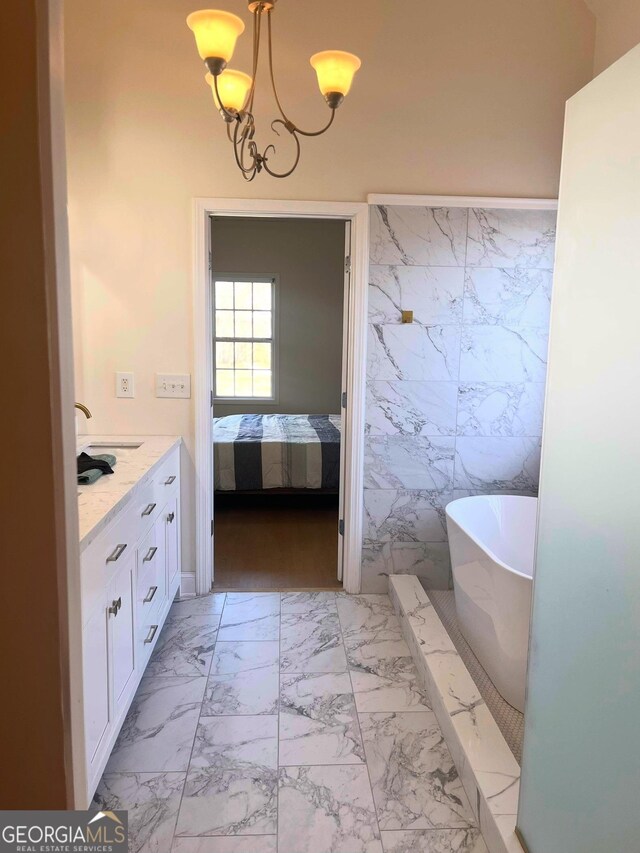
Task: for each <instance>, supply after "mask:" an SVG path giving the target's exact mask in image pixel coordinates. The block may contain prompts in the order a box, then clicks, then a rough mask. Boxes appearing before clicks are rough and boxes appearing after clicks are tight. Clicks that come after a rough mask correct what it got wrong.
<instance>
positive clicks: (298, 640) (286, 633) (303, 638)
mask: <svg viewBox="0 0 640 853" xmlns="http://www.w3.org/2000/svg"><path fill="white" fill-rule="evenodd" d="M346 670H347V658H346V655H345V651H344V645H343V642H342V635H341V633H340V622H339V620H338V614H337V612H332V610H331V609H327V608H321V609H318V610H313V611H311V612H307V613H285V614H283V616H282V624H281V628H280V671H281V672H346Z"/></svg>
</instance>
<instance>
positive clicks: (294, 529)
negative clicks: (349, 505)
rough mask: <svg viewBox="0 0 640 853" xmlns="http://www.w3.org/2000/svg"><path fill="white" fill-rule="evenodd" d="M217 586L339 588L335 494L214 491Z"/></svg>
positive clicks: (263, 588) (256, 588)
mask: <svg viewBox="0 0 640 853" xmlns="http://www.w3.org/2000/svg"><path fill="white" fill-rule="evenodd" d="M214 518H215V528H214V548H215V578H214V589H216V590H253V591H256V590H276V589H279V590H283V589H339V588H340V586H341V584H340V583H339V582H338V580H337V576H336V571H337V560H338V498H337V496H333V495H311V494H309V495H307V494H304V495H255V496H250V497H249V496H239V495H229V496H227V495H223V496H219V495H216V497H215V511H214Z"/></svg>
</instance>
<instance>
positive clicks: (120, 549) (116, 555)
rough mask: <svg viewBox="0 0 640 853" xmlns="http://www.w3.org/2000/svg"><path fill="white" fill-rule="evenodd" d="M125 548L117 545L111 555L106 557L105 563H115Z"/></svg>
mask: <svg viewBox="0 0 640 853" xmlns="http://www.w3.org/2000/svg"><path fill="white" fill-rule="evenodd" d="M126 547H127V546H126V545H117V546H116V549H115V551H114V552H113V554H111V555H110V556H109V557H107V563H115V561H116V560H119V559H120V557H121V556H122V554H123V553H124V550H125V548H126Z"/></svg>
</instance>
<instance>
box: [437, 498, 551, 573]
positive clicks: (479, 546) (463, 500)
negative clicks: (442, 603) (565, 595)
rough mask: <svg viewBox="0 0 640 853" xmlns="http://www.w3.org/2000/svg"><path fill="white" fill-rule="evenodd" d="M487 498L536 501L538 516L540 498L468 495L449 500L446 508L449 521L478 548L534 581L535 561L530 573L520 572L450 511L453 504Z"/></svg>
mask: <svg viewBox="0 0 640 853" xmlns="http://www.w3.org/2000/svg"><path fill="white" fill-rule="evenodd" d="M485 498H501V499H502V500H504V499H505V498H517V499H518V500H525V501H535V502H536V518H537V515H538V508H537V503H538V498H536V497H534V496H533V495H466V496H465V497H464V498H454V499H453V500H452V501H449V503H448V504H447V505H446V506H445V508H444V509H445V513H446V516H447V521H449V519H451V521H452V522H453V523H454V524H457V525H458V527H459V528H460V530H462V532H463V533H464V534H465V536H468V537H469V539H471V541H472V542H474V543H475V544H476V545H477V546H478V548H480V550H481V551H484V553H485V554H486V555H487V556H488V557H490V558H491V559H492V560H493V561H494V562H495V563H497V564H498V565H499V566H500V567H501V568H503V569H505V570H506V571H508V572H511V574H513V575H517V576H518V577H520V578H525V579H526V580H529V581H532V582H533V577H534V574H535V561H534V565H533V569H532V572H531V574H530V575H528V574H526V573H525V572H520V571H518V569H514V568H513V566H510V565H508V564H507V563H505V562H504V560H501V559H500V557H498V555H497V554H495V553H494V552H493V551H492V550H491V548H489V547H488V546H487V545H485V544H483V543H482V542H480V541H479V540H478V538H477V537H476V536H474V535H473V533H470V532H469V530H467V528H466V527H463V526H462V524H461V523H460V522H459V521H458V520H457V519H456V518H454V516H453V515H452V514H451V513H450V512H449V507H450V506H453V504H459V503H462V502H466V501H482V500H484V499H485ZM453 568H454V567H453V565H452V570H453Z"/></svg>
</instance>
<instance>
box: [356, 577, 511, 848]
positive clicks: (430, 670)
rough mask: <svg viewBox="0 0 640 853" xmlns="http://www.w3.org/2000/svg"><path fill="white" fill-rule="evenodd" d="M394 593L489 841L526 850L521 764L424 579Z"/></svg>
mask: <svg viewBox="0 0 640 853" xmlns="http://www.w3.org/2000/svg"><path fill="white" fill-rule="evenodd" d="M389 593H390V597H391V600H392V601H393V604H394V608H395V610H396V612H397V613H398V615H399V617H400V620H401V623H402V628H403V633H404V635H405V636H406V638H407V640H408V642H409V645H410V648H411V650H412V656H413V660H414V662H415V663H416V665H417V667H418V669H419V671H420V672H421V673H422V677H423V678H424V681H425V683H426V685H427V688H428V690H429V696H430V698H431V700H432V705H433V710H434V712H435V714H436V717H437V720H438V723H439V724H440V727H441V730H442V732H443V734H444V736H445V738H446V741H447V745H448V746H449V748H450V750H451V753H452V755H453V756H454V759H455V762H456V765H457V766H458V768H459V769H460V778H461V780H462V783H463V786H464V788H465V791H466V792H467V796H468V798H469V801H470V803H471V805H472V806H473V809H474V813H475V816H476V818H477V817H478V814H477V810H478V806H479V820H480V825H481V827H482V831H483V833H484V834H485V838H486V840H487V844H488V845H489V847H490V849H491V850H492V851H499V853H506V851H512V852H513V853H516V851H519V853H521V847H520V845H519V843H518V842H517V839H516V838H515V835H514V829H515V822H516V814H517V805H518V795H519V780H520V768H519V766H518V764H517V762H516V760H515V758H514V756H513V754H512V753H511V750H510V749H509V747H508V745H507V743H506V741H505V739H504V737H503V736H502V733H501V732H500V729H499V728H498V725H497V723H496V721H495V719H494V718H493V716H492V715H491V713H490V712H489V709H488V708H487V705H486V704H485V702H484V701H483V700H482V697H481V695H480V692H479V690H478V688H477V686H476V684H475V683H474V682H473V680H472V678H471V676H470V674H469V671H468V670H467V668H466V667H465V665H464V663H463V661H462V658H461V657H460V655H459V653H458V651H457V650H456V648H455V646H454V644H453V641H452V639H451V637H450V636H449V634H448V633H447V631H446V629H445V626H444V625H443V623H442V622H441V620H440V618H439V616H438V613H437V611H436V608H435V607H434V606H433V604H432V602H431V601H430V600H429V597H428V596H427V593H426V592H425V590H424V589H423V588H422V586H421V585H420V583H419V581H418V580H417V579H416V578H409V577H406V578H393V579H392V580H391V582H390V585H389ZM365 746H366V736H365Z"/></svg>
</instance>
